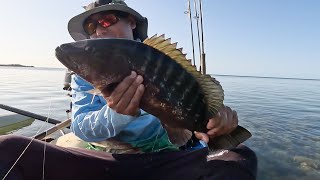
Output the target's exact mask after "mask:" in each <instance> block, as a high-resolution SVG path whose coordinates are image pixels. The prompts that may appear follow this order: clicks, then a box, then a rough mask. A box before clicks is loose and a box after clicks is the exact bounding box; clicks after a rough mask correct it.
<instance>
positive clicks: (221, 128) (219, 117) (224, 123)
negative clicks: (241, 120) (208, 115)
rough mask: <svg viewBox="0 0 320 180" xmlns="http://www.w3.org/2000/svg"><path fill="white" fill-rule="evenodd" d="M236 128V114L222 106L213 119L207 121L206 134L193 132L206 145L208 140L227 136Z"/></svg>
mask: <svg viewBox="0 0 320 180" xmlns="http://www.w3.org/2000/svg"><path fill="white" fill-rule="evenodd" d="M237 126H238V115H237V112H236V111H234V110H232V109H231V108H230V107H228V106H222V107H221V108H220V110H219V112H218V113H217V114H216V116H215V117H213V118H212V119H209V122H208V124H207V129H208V130H209V131H208V132H207V133H201V132H195V135H196V137H197V138H198V139H200V140H202V141H204V142H206V143H208V142H209V140H210V139H212V138H215V137H217V136H220V135H223V134H229V133H230V132H232V131H233V130H234V129H235V128H236V127H237Z"/></svg>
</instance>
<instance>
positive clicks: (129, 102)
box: [103, 71, 144, 116]
mask: <svg viewBox="0 0 320 180" xmlns="http://www.w3.org/2000/svg"><path fill="white" fill-rule="evenodd" d="M142 82H143V77H142V76H140V75H137V73H136V72H134V71H132V72H131V75H130V76H127V77H126V78H124V79H123V80H122V81H121V82H120V83H119V84H118V86H117V87H116V88H115V89H114V91H113V92H112V93H111V94H110V96H107V95H105V94H104V95H103V96H104V98H105V99H106V100H107V103H108V106H109V107H110V108H111V109H113V110H114V111H116V112H117V113H120V114H125V115H131V116H136V115H137V114H138V113H139V105H140V100H141V98H142V95H143V93H144V85H143V84H142Z"/></svg>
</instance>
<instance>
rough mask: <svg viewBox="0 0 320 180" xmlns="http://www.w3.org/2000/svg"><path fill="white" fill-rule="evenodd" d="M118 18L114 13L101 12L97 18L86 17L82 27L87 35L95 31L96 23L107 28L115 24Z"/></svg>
mask: <svg viewBox="0 0 320 180" xmlns="http://www.w3.org/2000/svg"><path fill="white" fill-rule="evenodd" d="M119 20H120V18H119V17H118V16H117V15H115V14H102V15H101V16H100V17H99V18H96V19H90V18H88V19H87V20H86V21H85V22H84V24H83V28H84V31H85V32H86V33H87V34H88V35H92V34H94V33H96V30H97V27H98V25H99V26H101V27H103V28H108V27H110V26H112V25H114V24H116V23H117V22H118V21H119Z"/></svg>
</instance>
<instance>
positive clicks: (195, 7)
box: [193, 0, 203, 72]
mask: <svg viewBox="0 0 320 180" xmlns="http://www.w3.org/2000/svg"><path fill="white" fill-rule="evenodd" d="M193 4H194V11H195V14H196V15H195V16H194V18H195V19H196V21H197V34H198V46H199V54H200V71H201V72H202V69H203V68H202V66H201V65H202V60H201V44H200V41H201V39H200V28H199V15H198V9H197V1H196V0H193Z"/></svg>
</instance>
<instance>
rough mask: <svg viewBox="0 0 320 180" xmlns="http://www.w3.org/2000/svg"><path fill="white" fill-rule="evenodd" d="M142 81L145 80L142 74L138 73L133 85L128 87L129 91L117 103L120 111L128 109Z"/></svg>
mask: <svg viewBox="0 0 320 180" xmlns="http://www.w3.org/2000/svg"><path fill="white" fill-rule="evenodd" d="M142 82H143V78H142V76H140V75H138V76H137V77H136V79H135V81H134V82H133V83H132V84H131V86H129V87H128V89H127V91H126V92H125V93H124V94H123V95H122V97H121V98H120V100H119V102H118V104H117V105H116V109H117V110H118V111H119V112H122V111H123V110H125V109H127V106H128V105H129V104H130V102H131V101H132V98H133V97H134V95H135V93H136V91H137V89H138V86H139V85H141V83H142ZM139 102H140V101H139Z"/></svg>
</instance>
